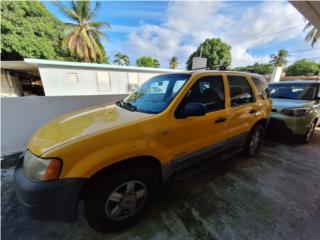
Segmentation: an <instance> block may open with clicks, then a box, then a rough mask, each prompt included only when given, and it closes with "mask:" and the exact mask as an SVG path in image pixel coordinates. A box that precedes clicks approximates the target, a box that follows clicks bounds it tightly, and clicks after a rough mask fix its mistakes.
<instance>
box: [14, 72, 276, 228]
mask: <svg viewBox="0 0 320 240" xmlns="http://www.w3.org/2000/svg"><path fill="white" fill-rule="evenodd" d="M270 111H271V99H270V95H269V91H268V85H267V83H266V82H265V80H264V79H263V78H262V77H261V76H259V75H255V74H250V73H241V72H228V71H195V72H189V73H177V74H166V75H159V76H155V77H153V78H151V79H150V80H149V81H147V82H145V83H144V84H142V85H141V86H140V87H139V89H138V90H137V91H136V92H134V93H133V94H131V95H129V96H128V97H127V98H125V99H124V100H121V101H119V102H117V103H116V104H112V105H103V106H98V107H92V108H88V109H84V110H80V111H77V112H73V113H69V114H66V115H63V116H60V117H58V118H56V119H54V120H52V121H50V122H49V123H47V124H46V125H45V126H43V127H42V128H40V129H39V130H38V131H37V132H36V133H35V134H34V135H33V137H32V138H31V140H30V142H29V145H28V148H27V150H26V152H25V153H24V156H23V157H21V159H20V160H19V162H18V164H17V166H16V171H15V178H14V181H15V191H16V193H17V196H18V198H19V200H20V202H21V203H22V205H23V206H24V208H25V209H26V211H27V212H28V213H29V214H30V215H31V216H32V217H33V218H35V219H40V220H58V221H64V222H70V221H74V220H76V219H77V210H78V202H79V201H80V200H84V211H85V215H86V219H87V221H88V223H89V225H90V226H91V227H93V228H94V229H95V230H97V231H101V232H105V231H116V230H120V229H123V228H124V227H127V226H129V225H130V224H132V223H134V222H135V221H136V220H137V219H138V218H139V217H141V216H142V215H143V213H144V212H145V210H146V208H147V207H148V205H149V204H150V201H151V199H152V196H153V195H154V193H155V192H156V191H157V189H159V184H161V183H163V182H166V181H167V180H168V179H169V178H170V177H171V176H173V175H174V174H175V173H177V172H178V171H181V170H184V169H186V168H188V167H190V166H191V165H194V164H196V163H199V161H202V160H203V159H206V160H210V161H211V159H212V161H213V160H214V159H216V158H217V153H218V152H221V151H225V150H228V149H240V150H242V151H243V152H244V153H245V154H246V155H248V156H253V155H255V154H256V153H257V151H258V149H259V146H260V145H261V141H262V139H263V135H264V129H265V128H266V125H267V123H268V120H269V115H270Z"/></svg>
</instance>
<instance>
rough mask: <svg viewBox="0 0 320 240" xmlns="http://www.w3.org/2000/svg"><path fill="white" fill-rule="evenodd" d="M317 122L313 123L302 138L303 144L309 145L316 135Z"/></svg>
mask: <svg viewBox="0 0 320 240" xmlns="http://www.w3.org/2000/svg"><path fill="white" fill-rule="evenodd" d="M316 122H317V121H314V122H312V123H311V125H310V127H309V128H308V130H307V132H306V133H305V134H304V135H303V136H302V137H301V141H302V143H309V142H310V140H311V138H312V136H313V133H314V129H315V128H316Z"/></svg>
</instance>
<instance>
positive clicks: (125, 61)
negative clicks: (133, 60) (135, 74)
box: [113, 53, 130, 66]
mask: <svg viewBox="0 0 320 240" xmlns="http://www.w3.org/2000/svg"><path fill="white" fill-rule="evenodd" d="M114 57H115V60H114V61H113V63H114V64H117V65H124V66H129V64H130V60H129V57H128V56H127V55H125V54H122V53H117V54H116V55H115V56H114Z"/></svg>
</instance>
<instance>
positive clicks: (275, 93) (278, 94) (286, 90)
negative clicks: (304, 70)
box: [269, 83, 317, 100]
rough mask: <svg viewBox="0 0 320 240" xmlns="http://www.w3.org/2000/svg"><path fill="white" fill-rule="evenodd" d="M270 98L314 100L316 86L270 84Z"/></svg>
mask: <svg viewBox="0 0 320 240" xmlns="http://www.w3.org/2000/svg"><path fill="white" fill-rule="evenodd" d="M269 89H270V93H271V97H272V98H280V99H293V100H314V99H315V97H316V91H317V85H316V84H314V83H290V84H287V83H286V84H270V85H269Z"/></svg>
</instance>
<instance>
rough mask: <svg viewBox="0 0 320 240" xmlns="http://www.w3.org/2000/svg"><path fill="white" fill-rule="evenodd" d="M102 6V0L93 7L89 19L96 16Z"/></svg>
mask: <svg viewBox="0 0 320 240" xmlns="http://www.w3.org/2000/svg"><path fill="white" fill-rule="evenodd" d="M100 7H101V2H96V5H95V6H94V8H93V9H92V11H91V13H90V14H89V17H88V20H90V19H92V18H94V17H95V16H96V14H97V12H98V10H99V9H100Z"/></svg>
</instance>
